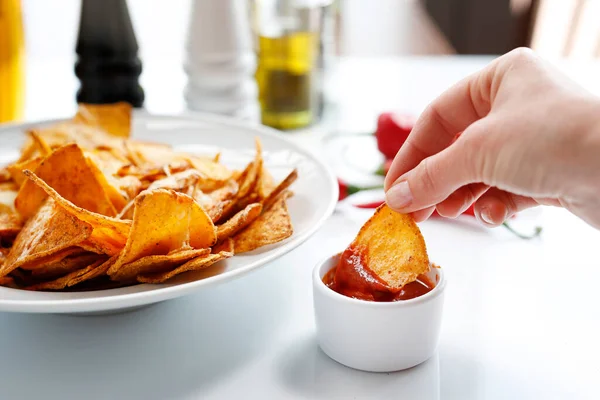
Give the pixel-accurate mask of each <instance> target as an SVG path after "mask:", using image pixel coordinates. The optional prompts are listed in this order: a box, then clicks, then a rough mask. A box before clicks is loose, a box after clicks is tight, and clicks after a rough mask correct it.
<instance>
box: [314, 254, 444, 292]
mask: <svg viewBox="0 0 600 400" xmlns="http://www.w3.org/2000/svg"><path fill="white" fill-rule="evenodd" d="M323 283H325V285H326V286H327V287H329V288H330V289H332V290H333V291H335V292H338V293H339V294H342V295H344V296H348V297H353V298H355V299H360V300H367V301H399V300H409V299H414V298H415V297H419V296H422V295H424V294H425V293H427V292H429V291H431V290H432V289H433V288H434V287H435V284H434V283H433V282H431V280H430V279H429V278H428V277H427V276H425V275H419V277H418V278H417V280H416V281H414V282H410V283H408V284H406V285H404V286H403V287H401V288H393V287H391V286H389V285H388V284H387V283H386V282H385V281H384V280H382V279H381V278H380V277H379V276H377V275H376V274H375V273H374V272H373V271H371V270H370V269H369V267H367V266H366V263H365V256H364V251H362V249H360V248H355V247H352V246H351V247H348V248H347V249H346V250H345V251H344V252H343V253H342V255H341V256H340V261H339V263H338V265H337V266H336V267H334V268H332V269H330V270H329V271H328V272H327V273H326V274H325V276H324V277H323Z"/></svg>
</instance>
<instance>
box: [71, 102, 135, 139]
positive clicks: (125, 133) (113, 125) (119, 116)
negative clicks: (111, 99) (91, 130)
mask: <svg viewBox="0 0 600 400" xmlns="http://www.w3.org/2000/svg"><path fill="white" fill-rule="evenodd" d="M131 109H132V107H131V105H130V104H129V103H127V102H124V101H121V102H117V103H112V104H80V105H79V108H78V109H77V114H76V115H75V117H74V118H73V122H75V123H80V124H84V125H88V126H93V127H95V128H99V129H101V130H102V131H104V132H107V133H110V134H111V135H114V136H118V137H123V138H128V137H129V135H130V132H131Z"/></svg>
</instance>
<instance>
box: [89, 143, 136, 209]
mask: <svg viewBox="0 0 600 400" xmlns="http://www.w3.org/2000/svg"><path fill="white" fill-rule="evenodd" d="M95 160H96V159H95V158H94V157H93V156H92V155H90V156H88V157H87V163H88V166H89V167H90V170H91V171H92V173H93V174H94V177H95V178H96V180H97V181H98V183H99V184H100V186H102V189H103V190H104V193H106V196H107V197H108V199H109V200H110V202H111V203H112V205H113V207H114V208H115V210H116V211H117V212H119V211H121V210H122V209H123V207H125V205H126V204H127V200H128V197H126V196H125V195H124V194H123V193H122V192H121V191H120V190H119V189H118V187H119V181H118V180H117V179H116V178H114V177H113V176H112V175H110V174H106V173H105V172H103V171H102V170H101V169H100V167H98V165H97V164H96V161H95Z"/></svg>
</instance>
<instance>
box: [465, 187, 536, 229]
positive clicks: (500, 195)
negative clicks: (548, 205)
mask: <svg viewBox="0 0 600 400" xmlns="http://www.w3.org/2000/svg"><path fill="white" fill-rule="evenodd" d="M537 205H539V203H538V202H537V201H536V200H534V199H532V198H531V197H524V196H519V195H516V194H512V193H508V192H505V191H503V190H499V189H496V188H491V189H490V190H488V191H487V192H486V193H485V194H484V195H483V196H481V198H480V199H479V200H477V201H476V202H475V206H474V211H475V217H477V219H478V220H479V221H481V222H482V223H483V224H484V225H487V226H490V227H494V226H498V225H501V224H502V223H503V222H504V221H505V220H507V219H508V218H510V217H511V216H512V215H514V214H516V213H517V212H519V211H522V210H525V209H527V208H531V207H535V206H537Z"/></svg>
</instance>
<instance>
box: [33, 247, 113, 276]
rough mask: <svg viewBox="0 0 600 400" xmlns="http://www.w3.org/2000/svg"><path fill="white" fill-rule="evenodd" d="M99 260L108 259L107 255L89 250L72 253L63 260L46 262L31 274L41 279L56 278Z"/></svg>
mask: <svg viewBox="0 0 600 400" xmlns="http://www.w3.org/2000/svg"><path fill="white" fill-rule="evenodd" d="M99 260H106V256H104V255H100V254H94V253H87V252H84V253H79V254H72V255H69V256H67V257H65V258H63V259H62V260H59V261H55V262H53V263H44V264H42V266H40V267H39V268H35V269H32V270H31V276H32V277H33V278H35V279H39V280H43V279H56V278H58V277H61V276H64V275H66V274H68V273H71V272H73V271H77V270H80V269H82V268H85V267H87V266H89V265H92V264H93V263H95V262H97V261H99Z"/></svg>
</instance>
